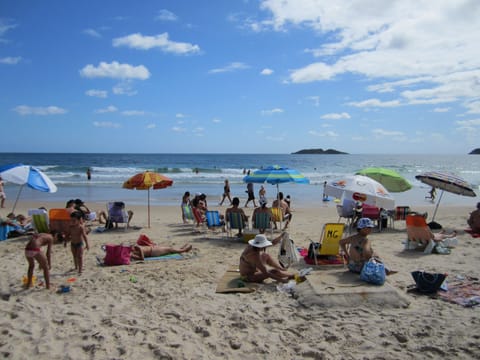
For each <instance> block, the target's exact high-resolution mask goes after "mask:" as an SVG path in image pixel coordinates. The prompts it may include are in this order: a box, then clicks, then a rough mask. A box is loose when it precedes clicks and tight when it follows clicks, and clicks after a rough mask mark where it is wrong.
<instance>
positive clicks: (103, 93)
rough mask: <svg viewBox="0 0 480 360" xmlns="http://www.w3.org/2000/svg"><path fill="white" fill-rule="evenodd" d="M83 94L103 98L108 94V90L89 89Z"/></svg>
mask: <svg viewBox="0 0 480 360" xmlns="http://www.w3.org/2000/svg"><path fill="white" fill-rule="evenodd" d="M85 95H87V96H93V97H98V98H101V99H105V98H106V97H107V96H108V92H107V91H105V90H96V89H90V90H87V91H85Z"/></svg>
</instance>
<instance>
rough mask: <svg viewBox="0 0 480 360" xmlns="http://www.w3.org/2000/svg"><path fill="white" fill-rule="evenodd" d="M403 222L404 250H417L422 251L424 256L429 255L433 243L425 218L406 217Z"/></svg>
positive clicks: (433, 245)
mask: <svg viewBox="0 0 480 360" xmlns="http://www.w3.org/2000/svg"><path fill="white" fill-rule="evenodd" d="M405 222H406V226H407V241H406V242H405V250H418V251H423V253H424V254H431V253H432V251H433V248H434V247H435V241H434V240H433V238H432V231H431V229H430V228H429V227H428V225H427V221H426V220H425V217H424V216H423V215H420V214H412V215H407V218H406V219H405Z"/></svg>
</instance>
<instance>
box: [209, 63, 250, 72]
mask: <svg viewBox="0 0 480 360" xmlns="http://www.w3.org/2000/svg"><path fill="white" fill-rule="evenodd" d="M249 68H250V66H248V65H246V64H244V63H242V62H233V63H230V64H228V65H227V66H225V67H223V68H217V69H212V70H210V71H209V73H210V74H218V73H224V72H233V71H237V70H245V69H249Z"/></svg>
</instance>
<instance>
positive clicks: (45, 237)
mask: <svg viewBox="0 0 480 360" xmlns="http://www.w3.org/2000/svg"><path fill="white" fill-rule="evenodd" d="M52 244H53V236H52V235H50V234H44V233H41V234H34V235H32V237H31V239H30V241H29V242H28V243H27V245H26V246H25V257H26V258H27V261H28V272H27V274H28V280H27V284H26V285H25V286H26V287H27V288H30V287H32V278H33V270H34V268H35V261H34V260H37V262H38V264H39V265H40V268H41V269H42V270H43V277H44V278H45V285H46V288H47V289H50V269H51V268H52V262H51V253H52ZM42 246H47V255H46V256H45V254H44V253H43V251H42V249H41V247H42Z"/></svg>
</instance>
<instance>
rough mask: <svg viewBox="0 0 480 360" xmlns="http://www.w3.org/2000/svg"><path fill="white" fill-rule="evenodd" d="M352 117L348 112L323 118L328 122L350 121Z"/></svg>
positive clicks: (326, 115) (323, 116)
mask: <svg viewBox="0 0 480 360" xmlns="http://www.w3.org/2000/svg"><path fill="white" fill-rule="evenodd" d="M350 117H351V116H350V114H348V113H346V112H342V113H331V114H325V115H322V116H321V118H322V119H326V120H340V119H350Z"/></svg>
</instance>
